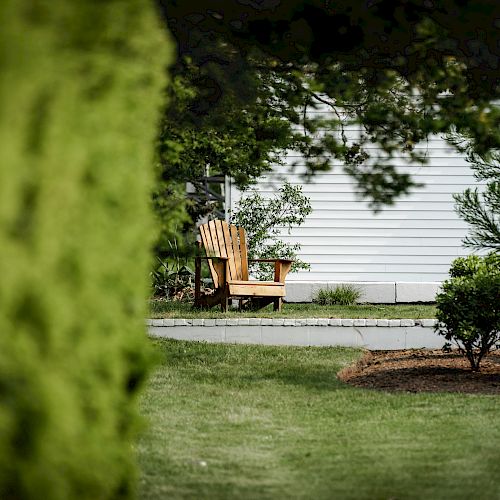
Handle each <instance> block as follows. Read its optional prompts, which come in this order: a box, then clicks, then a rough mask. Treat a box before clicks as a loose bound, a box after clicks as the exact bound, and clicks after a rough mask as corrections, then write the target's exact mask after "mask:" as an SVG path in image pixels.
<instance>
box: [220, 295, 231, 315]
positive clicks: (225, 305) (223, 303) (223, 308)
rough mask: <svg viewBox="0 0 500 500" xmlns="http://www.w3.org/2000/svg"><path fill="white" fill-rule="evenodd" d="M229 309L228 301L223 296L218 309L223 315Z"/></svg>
mask: <svg viewBox="0 0 500 500" xmlns="http://www.w3.org/2000/svg"><path fill="white" fill-rule="evenodd" d="M228 307H229V299H228V298H227V297H226V296H225V295H224V296H223V297H222V300H221V302H220V308H221V311H222V312H223V313H225V312H227V308H228Z"/></svg>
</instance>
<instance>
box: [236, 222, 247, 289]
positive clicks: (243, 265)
mask: <svg viewBox="0 0 500 500" xmlns="http://www.w3.org/2000/svg"><path fill="white" fill-rule="evenodd" d="M238 233H239V235H240V253H241V279H242V280H245V281H246V280H248V254H247V238H246V231H245V229H244V228H242V227H239V228H238Z"/></svg>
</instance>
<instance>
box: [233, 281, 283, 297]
mask: <svg viewBox="0 0 500 500" xmlns="http://www.w3.org/2000/svg"><path fill="white" fill-rule="evenodd" d="M227 286H228V288H229V294H230V295H237V296H239V297H284V296H285V284H284V283H278V282H277V281H243V280H230V281H228V283H227Z"/></svg>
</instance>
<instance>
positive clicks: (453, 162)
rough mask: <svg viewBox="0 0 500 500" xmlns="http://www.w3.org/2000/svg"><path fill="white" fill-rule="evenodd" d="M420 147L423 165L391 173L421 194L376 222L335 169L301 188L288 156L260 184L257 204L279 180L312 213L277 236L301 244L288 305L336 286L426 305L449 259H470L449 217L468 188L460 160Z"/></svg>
mask: <svg viewBox="0 0 500 500" xmlns="http://www.w3.org/2000/svg"><path fill="white" fill-rule="evenodd" d="M420 147H421V148H425V150H426V154H427V156H428V158H429V162H428V164H427V165H425V166H422V165H417V164H413V165H407V164H405V162H404V161H403V160H400V161H399V162H398V163H397V167H398V170H400V171H405V172H408V173H411V174H412V177H413V178H414V179H415V180H416V181H417V182H419V183H423V184H424V186H423V187H421V188H415V189H413V190H412V192H411V194H410V195H409V196H405V197H403V198H401V199H400V200H399V201H397V202H396V204H395V205H393V206H387V207H384V208H383V210H382V211H381V212H379V213H377V214H374V213H373V211H372V210H371V209H370V208H369V206H368V203H367V202H366V201H363V200H360V199H359V197H357V194H359V190H357V189H356V187H355V186H354V184H353V181H352V179H351V178H350V177H349V176H347V175H345V174H344V173H343V170H342V167H341V165H340V164H339V163H337V164H334V166H333V168H332V170H331V171H329V172H328V173H323V174H320V175H316V176H314V177H313V178H311V179H309V180H306V179H304V178H303V177H302V176H301V175H300V172H303V171H304V166H303V162H301V159H300V157H297V156H293V155H289V156H288V157H287V160H286V161H287V164H288V166H277V167H276V168H275V169H274V171H273V172H272V173H270V174H269V175H267V176H265V177H263V178H262V179H260V181H259V183H258V184H257V186H256V188H257V189H258V191H260V192H261V193H262V194H263V195H265V196H271V195H272V194H273V193H275V191H276V190H277V189H278V188H279V187H280V186H281V185H282V183H283V181H284V180H288V181H289V182H290V183H292V184H300V185H302V187H303V192H304V194H305V195H306V196H308V197H309V198H310V200H311V205H312V208H313V212H312V214H311V215H310V216H309V217H308V218H307V220H306V222H305V224H304V225H303V226H301V227H299V228H295V229H293V230H292V232H291V233H290V234H286V233H284V234H283V239H284V240H285V241H287V242H290V243H296V242H298V243H300V244H301V247H302V249H301V252H300V254H299V255H300V258H301V259H302V260H304V261H306V262H309V263H310V264H311V270H310V271H309V272H308V271H305V272H304V271H303V272H299V273H297V274H292V275H289V278H287V282H288V283H290V286H289V287H288V297H289V300H297V301H303V300H310V298H311V294H312V293H313V292H314V290H315V289H317V288H318V287H323V286H332V284H335V283H339V282H350V283H357V284H358V285H359V286H360V288H361V289H363V291H364V292H365V296H364V299H365V300H369V301H372V302H400V301H403V302H413V301H430V300H433V298H434V295H435V292H436V290H437V288H438V285H439V283H440V282H441V281H442V280H443V279H446V277H447V274H448V269H449V267H450V264H451V262H452V261H453V259H455V258H456V257H457V256H461V255H467V254H468V253H469V252H470V251H469V250H467V249H465V248H464V247H463V246H462V239H463V238H464V236H465V235H466V233H467V225H466V224H465V223H464V222H463V221H462V220H460V219H459V218H458V216H457V215H456V213H455V211H454V201H453V198H452V194H453V193H457V192H461V191H463V190H464V189H465V188H466V187H468V186H472V185H474V184H475V183H476V181H475V179H474V177H473V174H472V171H471V169H470V168H469V166H468V164H467V162H466V161H465V160H464V158H463V157H461V156H460V155H458V154H457V153H456V151H455V150H453V149H452V148H450V147H449V146H447V144H446V143H445V142H444V141H443V140H442V139H440V138H438V137H435V138H432V139H431V140H429V141H428V142H426V143H425V144H423V145H421V146H420ZM294 163H295V164H296V167H295V168H294V170H293V171H291V170H290V167H289V166H291V165H292V164H294ZM301 163H302V164H301ZM230 195H231V196H230V203H229V205H230V206H231V208H232V209H233V210H234V208H235V207H236V206H237V201H238V199H239V197H240V193H239V192H238V190H237V189H235V188H234V186H233V187H231V190H230Z"/></svg>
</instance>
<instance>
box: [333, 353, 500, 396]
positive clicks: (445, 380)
mask: <svg viewBox="0 0 500 500" xmlns="http://www.w3.org/2000/svg"><path fill="white" fill-rule="evenodd" d="M338 377H339V379H340V380H342V381H344V382H346V383H348V384H350V385H354V386H356V387H364V388H368V389H377V390H382V391H404V392H462V393H470V394H497V395H500V352H499V351H495V352H492V353H490V354H489V355H488V356H487V357H486V358H484V359H483V361H482V362H481V371H480V372H475V373H474V372H472V371H471V370H470V365H469V362H468V361H467V359H466V358H465V357H464V356H462V355H461V354H459V353H458V352H451V353H445V352H443V351H442V350H426V349H418V350H417V349H412V350H405V351H371V352H367V353H366V354H365V355H364V356H363V357H362V358H361V359H360V360H359V361H358V362H357V363H356V364H355V365H352V366H349V367H347V368H344V369H343V370H342V371H341V372H340V373H339V374H338Z"/></svg>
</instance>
